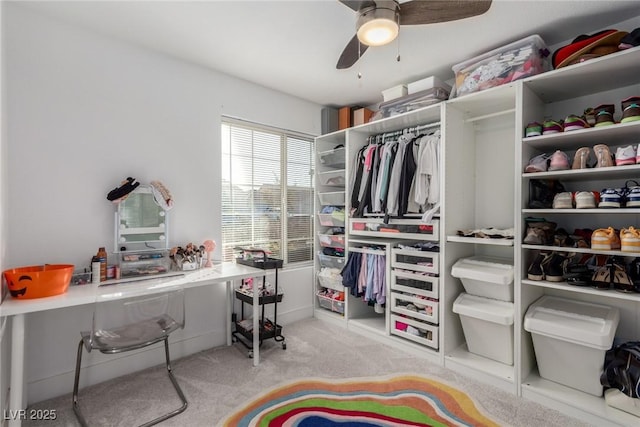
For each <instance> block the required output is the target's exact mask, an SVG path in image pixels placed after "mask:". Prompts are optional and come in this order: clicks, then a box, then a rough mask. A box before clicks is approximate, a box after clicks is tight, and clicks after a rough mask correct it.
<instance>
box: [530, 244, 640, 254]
mask: <svg viewBox="0 0 640 427" xmlns="http://www.w3.org/2000/svg"><path fill="white" fill-rule="evenodd" d="M522 249H534V250H539V251H556V252H574V253H580V254H599V255H618V256H640V253H639V252H623V251H603V250H597V249H591V248H568V247H565V246H544V245H522Z"/></svg>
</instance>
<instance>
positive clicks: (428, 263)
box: [391, 248, 440, 274]
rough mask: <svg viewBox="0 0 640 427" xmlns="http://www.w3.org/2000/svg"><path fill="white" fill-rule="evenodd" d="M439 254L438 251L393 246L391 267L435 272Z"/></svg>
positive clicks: (436, 271)
mask: <svg viewBox="0 0 640 427" xmlns="http://www.w3.org/2000/svg"><path fill="white" fill-rule="evenodd" d="M439 255H440V254H439V253H438V252H428V251H413V250H411V249H400V248H393V249H391V267H395V268H403V269H405V270H413V271H421V272H423V273H434V274H437V273H438V261H439V259H440V256H439Z"/></svg>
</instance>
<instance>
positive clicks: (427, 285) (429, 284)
mask: <svg viewBox="0 0 640 427" xmlns="http://www.w3.org/2000/svg"><path fill="white" fill-rule="evenodd" d="M438 284H439V279H438V278H437V277H434V276H427V275H425V274H420V273H414V272H412V271H404V270H391V289H393V290H396V291H400V292H407V293H410V294H416V295H422V296H423V297H428V298H436V299H437V298H438V295H439V291H438V288H439V286H438Z"/></svg>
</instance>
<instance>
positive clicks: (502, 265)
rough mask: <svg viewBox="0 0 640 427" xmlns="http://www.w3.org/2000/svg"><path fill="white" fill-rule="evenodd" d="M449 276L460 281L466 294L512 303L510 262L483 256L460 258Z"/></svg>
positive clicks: (511, 264)
mask: <svg viewBox="0 0 640 427" xmlns="http://www.w3.org/2000/svg"><path fill="white" fill-rule="evenodd" d="M451 275H452V276H453V277H457V278H458V279H460V281H462V286H464V290H465V291H466V292H467V293H468V294H471V295H477V296H480V297H485V298H493V299H497V300H501V301H513V263H512V261H510V260H507V259H502V258H490V257H484V256H475V257H470V258H461V259H459V260H458V261H457V262H456V263H455V264H453V267H451Z"/></svg>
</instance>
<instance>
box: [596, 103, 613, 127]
mask: <svg viewBox="0 0 640 427" xmlns="http://www.w3.org/2000/svg"><path fill="white" fill-rule="evenodd" d="M594 110H595V113H596V124H595V127H601V126H609V125H614V124H616V122H615V120H613V113H614V112H615V111H616V107H615V105H613V104H602V105H598V106H597V107H596V108H594Z"/></svg>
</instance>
